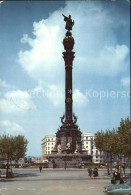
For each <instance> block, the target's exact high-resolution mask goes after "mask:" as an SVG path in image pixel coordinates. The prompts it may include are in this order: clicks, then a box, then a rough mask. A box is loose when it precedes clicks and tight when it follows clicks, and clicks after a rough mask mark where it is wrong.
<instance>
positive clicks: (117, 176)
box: [113, 169, 123, 184]
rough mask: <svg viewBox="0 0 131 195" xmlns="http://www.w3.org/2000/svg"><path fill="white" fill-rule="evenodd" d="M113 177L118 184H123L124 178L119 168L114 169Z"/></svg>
mask: <svg viewBox="0 0 131 195" xmlns="http://www.w3.org/2000/svg"><path fill="white" fill-rule="evenodd" d="M113 179H114V184H118V183H120V184H122V183H123V179H122V178H121V175H120V173H119V171H118V169H115V170H114V173H113Z"/></svg>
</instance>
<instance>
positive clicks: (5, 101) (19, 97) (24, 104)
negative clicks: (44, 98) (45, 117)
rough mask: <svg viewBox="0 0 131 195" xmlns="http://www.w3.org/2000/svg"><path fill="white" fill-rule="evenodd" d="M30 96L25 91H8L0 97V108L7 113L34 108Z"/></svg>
mask: <svg viewBox="0 0 131 195" xmlns="http://www.w3.org/2000/svg"><path fill="white" fill-rule="evenodd" d="M35 108H36V106H35V105H34V103H33V100H32V97H31V96H30V95H29V94H28V93H27V92H26V91H20V90H17V91H9V92H7V93H6V94H5V96H4V98H1V99H0V110H1V111H3V112H7V113H12V112H25V111H28V110H32V109H35Z"/></svg>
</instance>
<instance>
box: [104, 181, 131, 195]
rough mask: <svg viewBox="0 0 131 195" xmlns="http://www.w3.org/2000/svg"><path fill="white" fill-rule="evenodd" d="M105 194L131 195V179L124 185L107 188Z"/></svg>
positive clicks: (113, 185)
mask: <svg viewBox="0 0 131 195" xmlns="http://www.w3.org/2000/svg"><path fill="white" fill-rule="evenodd" d="M104 192H105V194H112V195H121V194H124V195H131V178H130V179H128V180H126V181H125V182H124V183H123V184H111V185H110V186H107V187H105V189H104Z"/></svg>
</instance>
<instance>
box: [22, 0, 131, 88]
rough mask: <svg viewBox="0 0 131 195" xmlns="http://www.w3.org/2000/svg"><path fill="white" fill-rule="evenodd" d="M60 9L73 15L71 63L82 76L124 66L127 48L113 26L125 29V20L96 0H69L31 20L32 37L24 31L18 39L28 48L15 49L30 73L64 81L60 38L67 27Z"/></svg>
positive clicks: (111, 72) (116, 70)
mask: <svg viewBox="0 0 131 195" xmlns="http://www.w3.org/2000/svg"><path fill="white" fill-rule="evenodd" d="M62 13H64V14H65V15H67V13H70V14H71V15H72V18H73V19H75V25H74V27H73V36H74V38H75V47H74V51H75V52H76V58H75V60H74V64H75V68H76V72H78V73H79V75H80V77H81V78H82V77H83V75H88V74H93V75H94V74H97V75H100V76H103V75H104V76H105V75H106V76H108V77H110V76H116V75H118V74H119V73H120V72H122V71H123V70H124V69H125V67H126V66H127V61H126V59H127V56H128V54H129V48H128V47H127V45H125V44H120V43H119V40H118V38H117V34H116V33H115V31H114V29H120V28H123V29H124V28H125V26H126V24H127V22H126V20H124V19H123V18H122V17H121V19H120V18H119V19H118V17H116V16H117V15H116V16H115V15H114V16H113V15H112V14H111V13H112V11H111V9H108V11H107V10H106V9H104V8H103V6H102V4H101V3H99V2H97V4H96V3H94V2H88V3H87V2H69V1H68V2H66V6H65V8H64V9H61V10H57V11H55V12H53V13H51V14H50V15H49V17H48V18H47V19H45V20H44V19H43V20H41V21H39V22H34V23H33V35H34V36H35V38H31V37H29V35H28V34H24V35H23V38H22V39H21V42H22V43H23V44H28V45H29V46H30V49H28V50H25V51H20V52H19V53H18V62H19V64H20V65H21V66H22V67H23V68H24V70H25V71H26V72H27V73H28V75H29V76H30V77H32V78H34V79H35V80H42V81H43V82H44V83H45V84H46V83H48V84H49V85H52V84H53V83H54V82H55V83H56V84H59V82H63V80H64V60H63V59H62V52H63V51H64V49H63V46H62V40H63V38H64V35H65V32H66V31H65V30H64V26H65V23H64V21H63V18H62V15H61V14H62ZM78 13H79V14H78ZM116 13H117V12H116Z"/></svg>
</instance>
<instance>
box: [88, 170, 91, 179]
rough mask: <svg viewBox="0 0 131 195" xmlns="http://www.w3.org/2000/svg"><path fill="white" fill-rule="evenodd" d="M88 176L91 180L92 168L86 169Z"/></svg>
mask: <svg viewBox="0 0 131 195" xmlns="http://www.w3.org/2000/svg"><path fill="white" fill-rule="evenodd" d="M88 174H89V176H90V178H91V176H92V168H89V169H88Z"/></svg>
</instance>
